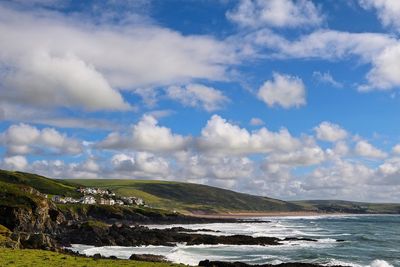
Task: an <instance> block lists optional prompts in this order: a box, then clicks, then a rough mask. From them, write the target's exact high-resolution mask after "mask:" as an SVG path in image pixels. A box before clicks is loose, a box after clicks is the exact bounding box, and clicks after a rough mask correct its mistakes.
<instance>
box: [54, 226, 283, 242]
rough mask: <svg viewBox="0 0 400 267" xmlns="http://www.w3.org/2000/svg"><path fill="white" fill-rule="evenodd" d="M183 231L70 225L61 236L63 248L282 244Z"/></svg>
mask: <svg viewBox="0 0 400 267" xmlns="http://www.w3.org/2000/svg"><path fill="white" fill-rule="evenodd" d="M182 230H185V229H182V228H172V229H149V228H147V227H144V226H134V227H130V226H128V225H124V224H122V225H116V224H114V225H112V226H110V227H107V226H105V225H103V224H100V225H99V224H96V223H89V222H86V223H81V224H75V225H72V226H69V227H68V229H67V230H66V231H64V232H63V233H62V234H61V235H60V236H59V242H60V243H61V244H63V245H66V246H67V245H69V244H86V245H94V246H116V245H117V246H143V245H158V246H175V244H176V243H186V244H187V245H200V244H207V245H216V244H228V245H279V244H280V243H279V241H280V239H278V238H275V237H252V236H246V235H231V236H216V235H208V234H196V233H186V232H182Z"/></svg>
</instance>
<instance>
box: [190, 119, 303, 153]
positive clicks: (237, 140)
mask: <svg viewBox="0 0 400 267" xmlns="http://www.w3.org/2000/svg"><path fill="white" fill-rule="evenodd" d="M197 145H198V147H199V149H201V150H203V151H209V152H213V153H223V154H228V155H234V154H252V153H268V152H270V151H273V150H277V151H290V150H293V149H294V148H296V147H298V146H299V145H300V142H299V141H298V140H297V139H296V138H294V137H292V136H291V135H290V133H289V132H288V131H287V130H286V129H282V130H280V131H279V132H270V131H269V130H267V129H266V128H264V127H263V128H261V129H259V130H257V131H254V132H252V133H250V132H248V131H247V130H246V129H244V128H240V127H239V126H237V125H233V124H231V123H229V122H227V121H226V120H225V119H223V118H221V117H220V116H218V115H213V116H212V117H211V119H210V120H209V121H208V122H207V125H206V126H205V127H204V128H203V129H202V131H201V136H200V137H199V138H198V139H197Z"/></svg>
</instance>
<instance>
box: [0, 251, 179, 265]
mask: <svg viewBox="0 0 400 267" xmlns="http://www.w3.org/2000/svg"><path fill="white" fill-rule="evenodd" d="M0 266H7V267H8V266H9V267H13V266H15V267H23V266H26V267H30V266H34V267H48V266H66V267H92V266H93V267H94V266H95V267H120V266H121V267H124V266H126V267H171V266H175V267H179V266H181V267H183V266H185V265H178V264H172V263H152V262H140V261H131V260H109V259H99V260H95V259H93V258H84V257H76V256H70V255H66V254H61V253H56V252H51V251H44V250H30V249H15V250H13V249H5V248H0Z"/></svg>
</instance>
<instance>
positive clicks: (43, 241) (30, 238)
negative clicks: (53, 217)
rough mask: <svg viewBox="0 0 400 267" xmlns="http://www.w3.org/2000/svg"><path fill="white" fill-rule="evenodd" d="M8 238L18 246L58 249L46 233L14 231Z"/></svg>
mask: <svg viewBox="0 0 400 267" xmlns="http://www.w3.org/2000/svg"><path fill="white" fill-rule="evenodd" d="M10 238H11V239H12V240H13V241H14V242H15V243H16V247H18V248H23V249H44V250H54V251H58V250H60V247H59V246H58V244H57V243H56V241H55V240H54V238H52V236H50V235H48V234H43V233H26V232H14V233H12V234H11V236H10Z"/></svg>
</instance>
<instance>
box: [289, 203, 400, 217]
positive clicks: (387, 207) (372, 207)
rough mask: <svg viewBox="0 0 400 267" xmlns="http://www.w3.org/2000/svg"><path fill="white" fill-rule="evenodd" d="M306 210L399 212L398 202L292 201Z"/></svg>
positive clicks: (361, 212)
mask: <svg viewBox="0 0 400 267" xmlns="http://www.w3.org/2000/svg"><path fill="white" fill-rule="evenodd" d="M294 203H296V204H297V205H299V206H302V207H303V208H304V209H307V210H314V211H320V212H340V213H355V214H357V213H360V214H363V213H371V214H379V213H386V214H400V204H395V203H364V202H354V201H343V200H304V201H294Z"/></svg>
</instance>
